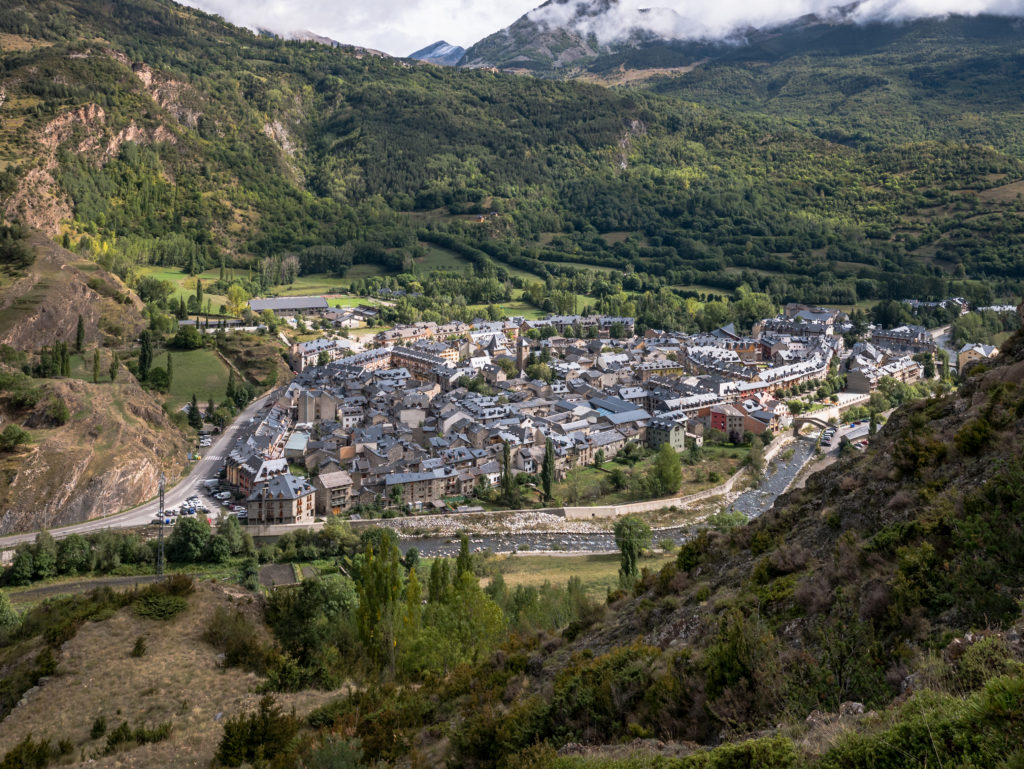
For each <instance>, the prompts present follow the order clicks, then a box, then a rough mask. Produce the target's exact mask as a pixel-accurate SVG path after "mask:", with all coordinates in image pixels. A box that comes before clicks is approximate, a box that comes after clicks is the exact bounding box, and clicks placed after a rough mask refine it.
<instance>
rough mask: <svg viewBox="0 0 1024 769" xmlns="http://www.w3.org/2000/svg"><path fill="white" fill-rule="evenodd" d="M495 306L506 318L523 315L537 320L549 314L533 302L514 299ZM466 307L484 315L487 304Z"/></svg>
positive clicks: (527, 318) (528, 318)
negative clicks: (528, 302)
mask: <svg viewBox="0 0 1024 769" xmlns="http://www.w3.org/2000/svg"><path fill="white" fill-rule="evenodd" d="M495 306H496V307H497V308H498V309H499V310H501V312H502V313H503V314H504V316H505V317H506V318H513V317H519V316H522V317H524V318H526V320H537V319H538V318H543V317H544V316H545V315H547V313H546V312H541V311H540V310H538V309H537V308H536V307H534V306H533V305H532V304H527V303H526V302H523V301H519V300H513V301H511V302H501V303H500V304H497V305H495ZM466 309H468V310H470V311H471V312H476V313H480V314H481V315H482V314H483V311H484V310H486V309H487V305H486V304H471V305H468V307H467V308H466Z"/></svg>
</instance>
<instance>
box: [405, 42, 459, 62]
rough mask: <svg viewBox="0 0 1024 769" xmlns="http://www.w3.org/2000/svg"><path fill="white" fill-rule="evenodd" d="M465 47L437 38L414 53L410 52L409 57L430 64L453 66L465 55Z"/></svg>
mask: <svg viewBox="0 0 1024 769" xmlns="http://www.w3.org/2000/svg"><path fill="white" fill-rule="evenodd" d="M465 53H466V49H465V48H463V47H462V46H460V45H452V44H451V43H448V42H445V41H444V40H438V41H437V42H436V43H434V44H432V45H428V46H427V47H426V48H420V49H419V50H418V51H416V52H415V53H410V54H409V58H410V59H416V60H417V61H426V62H429V63H430V64H443V65H444V66H446V67H454V66H455V65H456V64H458V63H459V61H460V60H461V59H462V57H463V56H464V55H465Z"/></svg>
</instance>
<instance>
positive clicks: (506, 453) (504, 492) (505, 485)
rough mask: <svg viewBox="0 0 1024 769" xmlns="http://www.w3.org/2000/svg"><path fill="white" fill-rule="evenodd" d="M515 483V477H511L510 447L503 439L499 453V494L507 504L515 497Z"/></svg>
mask: <svg viewBox="0 0 1024 769" xmlns="http://www.w3.org/2000/svg"><path fill="white" fill-rule="evenodd" d="M515 483H516V482H515V478H513V477H512V449H511V447H510V446H509V445H508V441H505V447H504V449H503V450H502V454H501V496H502V497H504V499H505V502H506V503H507V504H508V503H511V502H512V500H513V499H514V498H515Z"/></svg>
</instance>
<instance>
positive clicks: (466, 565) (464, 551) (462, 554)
mask: <svg viewBox="0 0 1024 769" xmlns="http://www.w3.org/2000/svg"><path fill="white" fill-rule="evenodd" d="M466 572H469V573H472V572H473V558H472V556H470V554H469V537H467V536H466V535H465V534H462V535H461V536H460V537H459V557H458V558H456V559H455V579H456V581H458V579H459V577H461V576H462V575H463V574H465V573H466Z"/></svg>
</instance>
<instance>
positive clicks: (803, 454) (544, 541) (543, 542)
mask: <svg viewBox="0 0 1024 769" xmlns="http://www.w3.org/2000/svg"><path fill="white" fill-rule="evenodd" d="M814 446H815V440H814V439H811V438H800V439H798V440H797V441H796V442H795V443H794V444H793V445H792V447H791V449H792V455H791V456H790V455H789V452H790V449H786V450H784V451H783V452H782V453H781V455H780V458H778V459H776V460H774V461H773V462H771V463H770V464H769V466H768V469H767V471H766V472H765V476H764V478H762V479H761V482H760V483H759V484H758V485H757V487H756V488H753V489H748V490H747V491H744V492H742V493H741V494H740V495H739V496H738V497H737V498H736V499H735V500H733V502H732V504H731V505H729V509H730V510H738V511H740V512H742V513H743V514H744V515H746V516H747V517H748V518H756V517H757V516H759V515H761V514H762V513H764V512H765V511H766V510H769V509H771V506H772V505H773V504H774V503H775V500H776V499H777V498H778V496H779V495H780V494H781V493H782V492H783V491H785V490H786V488H787V487H788V486H789V484H790V483H791V482H792V481H793V479H794V478H796V476H797V473H799V472H800V470H801V468H802V467H803V466H804V465H805V464H806V463H807V461H808V460H809V459H810V458H811V457H812V456H813V455H814ZM782 457H786V459H783V458H782ZM692 528H693V527H692V526H690V525H685V526H673V527H670V528H665V529H657V530H655V531H654V542H655V543H658V542H661V541H662V540H666V539H670V540H672V541H673V542H674V543H675V544H676V545H680V544H682V543H683V542H685V541H686V540H687V539H689V537H690V535H691V532H692ZM399 547H400V548H401V550H402V552H403V553H404V552H407V551H408V550H409V549H410V548H413V547H415V548H416V549H417V550H418V551H419V553H420V555H421V556H424V557H427V558H434V557H437V556H454V555H458V552H459V540H458V538H454V539H453V538H448V537H402V538H401V540H400V542H399ZM470 549H471V550H473V551H477V550H490V551H491V552H495V553H510V552H520V553H524V552H534V551H545V552H551V551H570V552H586V553H608V552H617V548H616V546H615V537H614V535H613V534H612V533H611V532H594V533H588V534H565V533H550V532H532V533H531V532H523V533H518V534H491V535H483V536H476V537H473V538H472V539H470Z"/></svg>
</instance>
